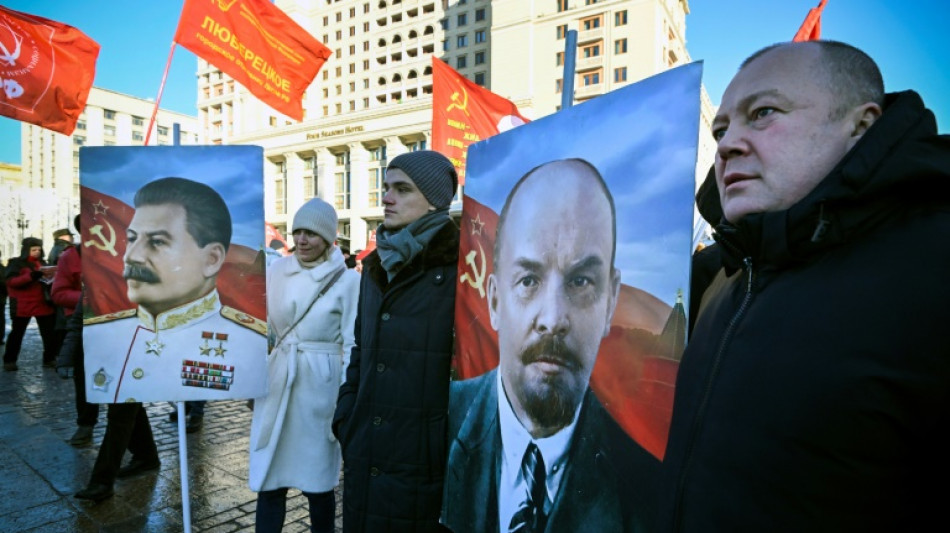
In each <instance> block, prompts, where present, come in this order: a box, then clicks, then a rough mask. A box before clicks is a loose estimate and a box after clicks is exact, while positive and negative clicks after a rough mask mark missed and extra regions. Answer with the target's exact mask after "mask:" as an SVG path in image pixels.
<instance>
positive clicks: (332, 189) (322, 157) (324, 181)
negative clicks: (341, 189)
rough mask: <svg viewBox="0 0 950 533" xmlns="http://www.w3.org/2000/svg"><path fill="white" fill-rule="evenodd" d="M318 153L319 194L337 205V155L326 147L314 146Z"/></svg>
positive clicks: (327, 201)
mask: <svg viewBox="0 0 950 533" xmlns="http://www.w3.org/2000/svg"><path fill="white" fill-rule="evenodd" d="M314 153H316V155H317V161H316V165H317V196H319V197H320V198H322V199H323V201H325V202H326V203H328V204H330V205H332V206H334V207H336V205H335V204H334V200H335V198H336V180H334V176H335V175H336V156H334V155H333V153H332V152H330V150H328V149H326V148H325V147H324V148H314Z"/></svg>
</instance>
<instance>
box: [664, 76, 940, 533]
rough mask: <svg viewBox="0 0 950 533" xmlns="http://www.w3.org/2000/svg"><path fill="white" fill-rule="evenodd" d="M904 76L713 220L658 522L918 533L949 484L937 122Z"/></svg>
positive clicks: (679, 526) (705, 528)
mask: <svg viewBox="0 0 950 533" xmlns="http://www.w3.org/2000/svg"><path fill="white" fill-rule="evenodd" d="M936 132H937V130H936V124H935V121H934V118H933V115H932V114H931V113H930V112H929V111H928V110H926V109H925V108H924V107H923V102H921V100H920V97H919V96H918V95H917V94H916V93H913V92H906V93H899V94H896V95H888V98H887V101H886V105H885V112H884V113H883V115H882V116H881V118H879V119H878V120H877V122H876V123H875V124H874V125H873V126H872V127H871V128H870V129H869V130H868V131H867V132H866V133H865V135H864V136H863V137H862V138H861V140H860V141H859V142H858V143H857V144H856V145H855V146H854V148H853V149H852V150H851V151H850V152H849V153H848V154H847V155H846V156H845V157H844V158H843V159H842V161H841V162H840V163H839V164H838V165H837V167H836V168H834V169H833V170H832V171H831V173H830V174H829V175H828V176H827V177H826V178H825V179H824V180H823V181H822V182H821V183H819V184H818V185H817V186H816V188H815V189H814V190H813V191H812V192H811V193H809V195H808V196H806V197H805V198H803V199H802V200H801V201H799V202H798V203H797V204H795V205H793V206H791V207H790V208H789V209H788V210H786V211H780V212H770V213H762V214H755V215H749V216H746V217H744V218H743V219H742V220H741V221H740V223H739V224H737V225H736V226H729V225H721V226H720V227H719V228H717V231H718V232H719V242H720V244H721V245H722V253H723V263H724V266H725V268H726V272H727V274H730V275H731V277H730V278H729V280H728V282H727V283H725V284H724V285H723V286H721V287H720V289H719V290H718V291H717V292H716V293H715V294H714V295H713V296H712V299H711V301H710V303H709V304H708V306H707V307H706V309H705V311H704V312H703V314H702V315H701V316H700V317H699V320H698V321H697V323H696V329H695V330H694V332H693V336H692V339H691V341H690V343H689V346H688V347H687V349H686V351H685V353H684V355H683V360H682V363H681V365H680V368H679V375H678V378H677V383H676V397H675V402H674V407H673V420H672V427H671V430H670V438H669V443H668V446H667V451H666V456H665V459H664V465H663V467H664V471H665V472H664V486H663V493H662V494H661V500H662V501H663V503H662V504H661V507H660V515H659V525H660V527H659V528H658V530H659V531H677V532H680V531H700V532H717V531H728V532H736V531H770V532H775V531H795V532H801V531H809V532H814V531H834V532H840V531H861V532H868V531H882V532H883V531H927V530H932V529H933V527H938V528H939V527H940V526H933V524H939V523H943V522H944V521H945V520H944V516H943V515H944V505H946V501H947V499H948V496H950V484H948V483H947V479H948V478H950V453H948V452H947V445H948V443H950V336H948V335H947V334H946V329H945V328H946V327H947V320H948V318H950V313H948V311H947V306H948V302H950V283H948V278H950V246H948V243H950V238H948V237H950V137H948V136H938V135H937V134H936Z"/></svg>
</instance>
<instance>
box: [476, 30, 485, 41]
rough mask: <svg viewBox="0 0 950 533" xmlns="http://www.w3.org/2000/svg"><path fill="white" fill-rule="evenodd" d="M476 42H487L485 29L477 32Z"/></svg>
mask: <svg viewBox="0 0 950 533" xmlns="http://www.w3.org/2000/svg"><path fill="white" fill-rule="evenodd" d="M475 42H476V43H483V42H485V30H478V31H476V32H475Z"/></svg>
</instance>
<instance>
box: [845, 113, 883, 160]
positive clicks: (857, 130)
mask: <svg viewBox="0 0 950 533" xmlns="http://www.w3.org/2000/svg"><path fill="white" fill-rule="evenodd" d="M881 113H882V111H881V106H879V105H877V104H876V103H874V102H866V103H864V104H861V105H859V106H858V107H855V108H854V109H852V110H851V113H850V115H851V120H850V121H849V123H850V124H851V125H852V126H851V138H850V139H849V141H848V149H849V150H850V149H851V148H852V147H854V145H855V144H856V143H857V142H858V141H859V140H861V137H863V136H864V134H865V133H867V131H868V129H870V128H871V125H872V124H874V123H875V122H877V119H879V118H881Z"/></svg>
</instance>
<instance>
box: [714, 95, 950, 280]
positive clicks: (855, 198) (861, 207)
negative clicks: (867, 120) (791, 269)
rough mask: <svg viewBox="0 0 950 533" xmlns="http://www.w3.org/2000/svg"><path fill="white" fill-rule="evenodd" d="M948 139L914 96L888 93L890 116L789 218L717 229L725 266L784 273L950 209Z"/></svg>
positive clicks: (768, 217) (782, 215) (758, 218)
mask: <svg viewBox="0 0 950 533" xmlns="http://www.w3.org/2000/svg"><path fill="white" fill-rule="evenodd" d="M948 199H950V136H947V135H938V134H937V123H936V120H935V119H934V115H933V113H932V112H931V111H930V110H929V109H927V108H926V107H924V103H923V101H922V100H921V98H920V96H919V95H918V94H917V93H916V92H914V91H904V92H899V93H892V94H888V95H887V97H886V99H885V105H884V113H883V114H882V115H881V117H880V118H879V119H878V120H877V121H876V122H875V123H874V124H873V125H872V126H871V128H869V129H868V131H867V133H865V135H864V136H863V137H862V138H861V139H860V140H859V141H858V142H857V143H856V144H855V146H854V148H853V149H852V150H851V151H850V152H848V153H847V154H846V155H845V156H844V158H842V160H841V161H840V162H839V163H838V165H837V166H836V167H835V168H834V169H832V170H831V172H830V173H829V174H828V176H826V177H825V179H824V180H822V181H821V182H820V183H819V184H818V186H817V187H815V189H813V190H812V191H811V192H810V193H809V194H808V195H807V196H805V198H803V199H801V200H800V201H799V202H798V203H796V204H794V205H793V206H791V207H789V208H788V209H786V210H784V211H774V212H767V213H754V214H751V215H748V216H746V217H744V218H743V219H742V220H740V221H739V223H737V224H729V223H727V222H725V221H723V222H722V223H721V224H719V225H717V226H716V240H717V241H718V242H719V243H720V244H722V247H723V254H722V257H723V266H724V267H725V268H726V271H727V273H729V274H731V273H732V272H734V271H735V270H737V269H738V268H740V267H741V265H742V261H743V259H744V258H746V257H749V258H751V259H752V262H753V264H757V265H759V266H762V265H769V266H776V267H781V266H784V265H788V264H791V263H795V262H807V261H809V260H810V259H811V258H814V257H816V256H817V255H819V254H821V253H823V252H825V251H827V250H829V249H831V248H834V247H837V246H839V245H840V244H843V243H846V242H849V241H851V240H854V239H855V238H857V237H860V236H861V235H862V234H864V233H867V232H869V231H872V230H873V229H874V228H876V227H878V226H880V225H881V224H885V223H886V222H887V221H888V220H893V218H894V217H895V216H898V215H900V214H901V213H907V212H909V211H912V210H915V209H919V210H924V209H927V208H932V207H936V206H938V205H943V206H946V205H948V203H950V200H948Z"/></svg>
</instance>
